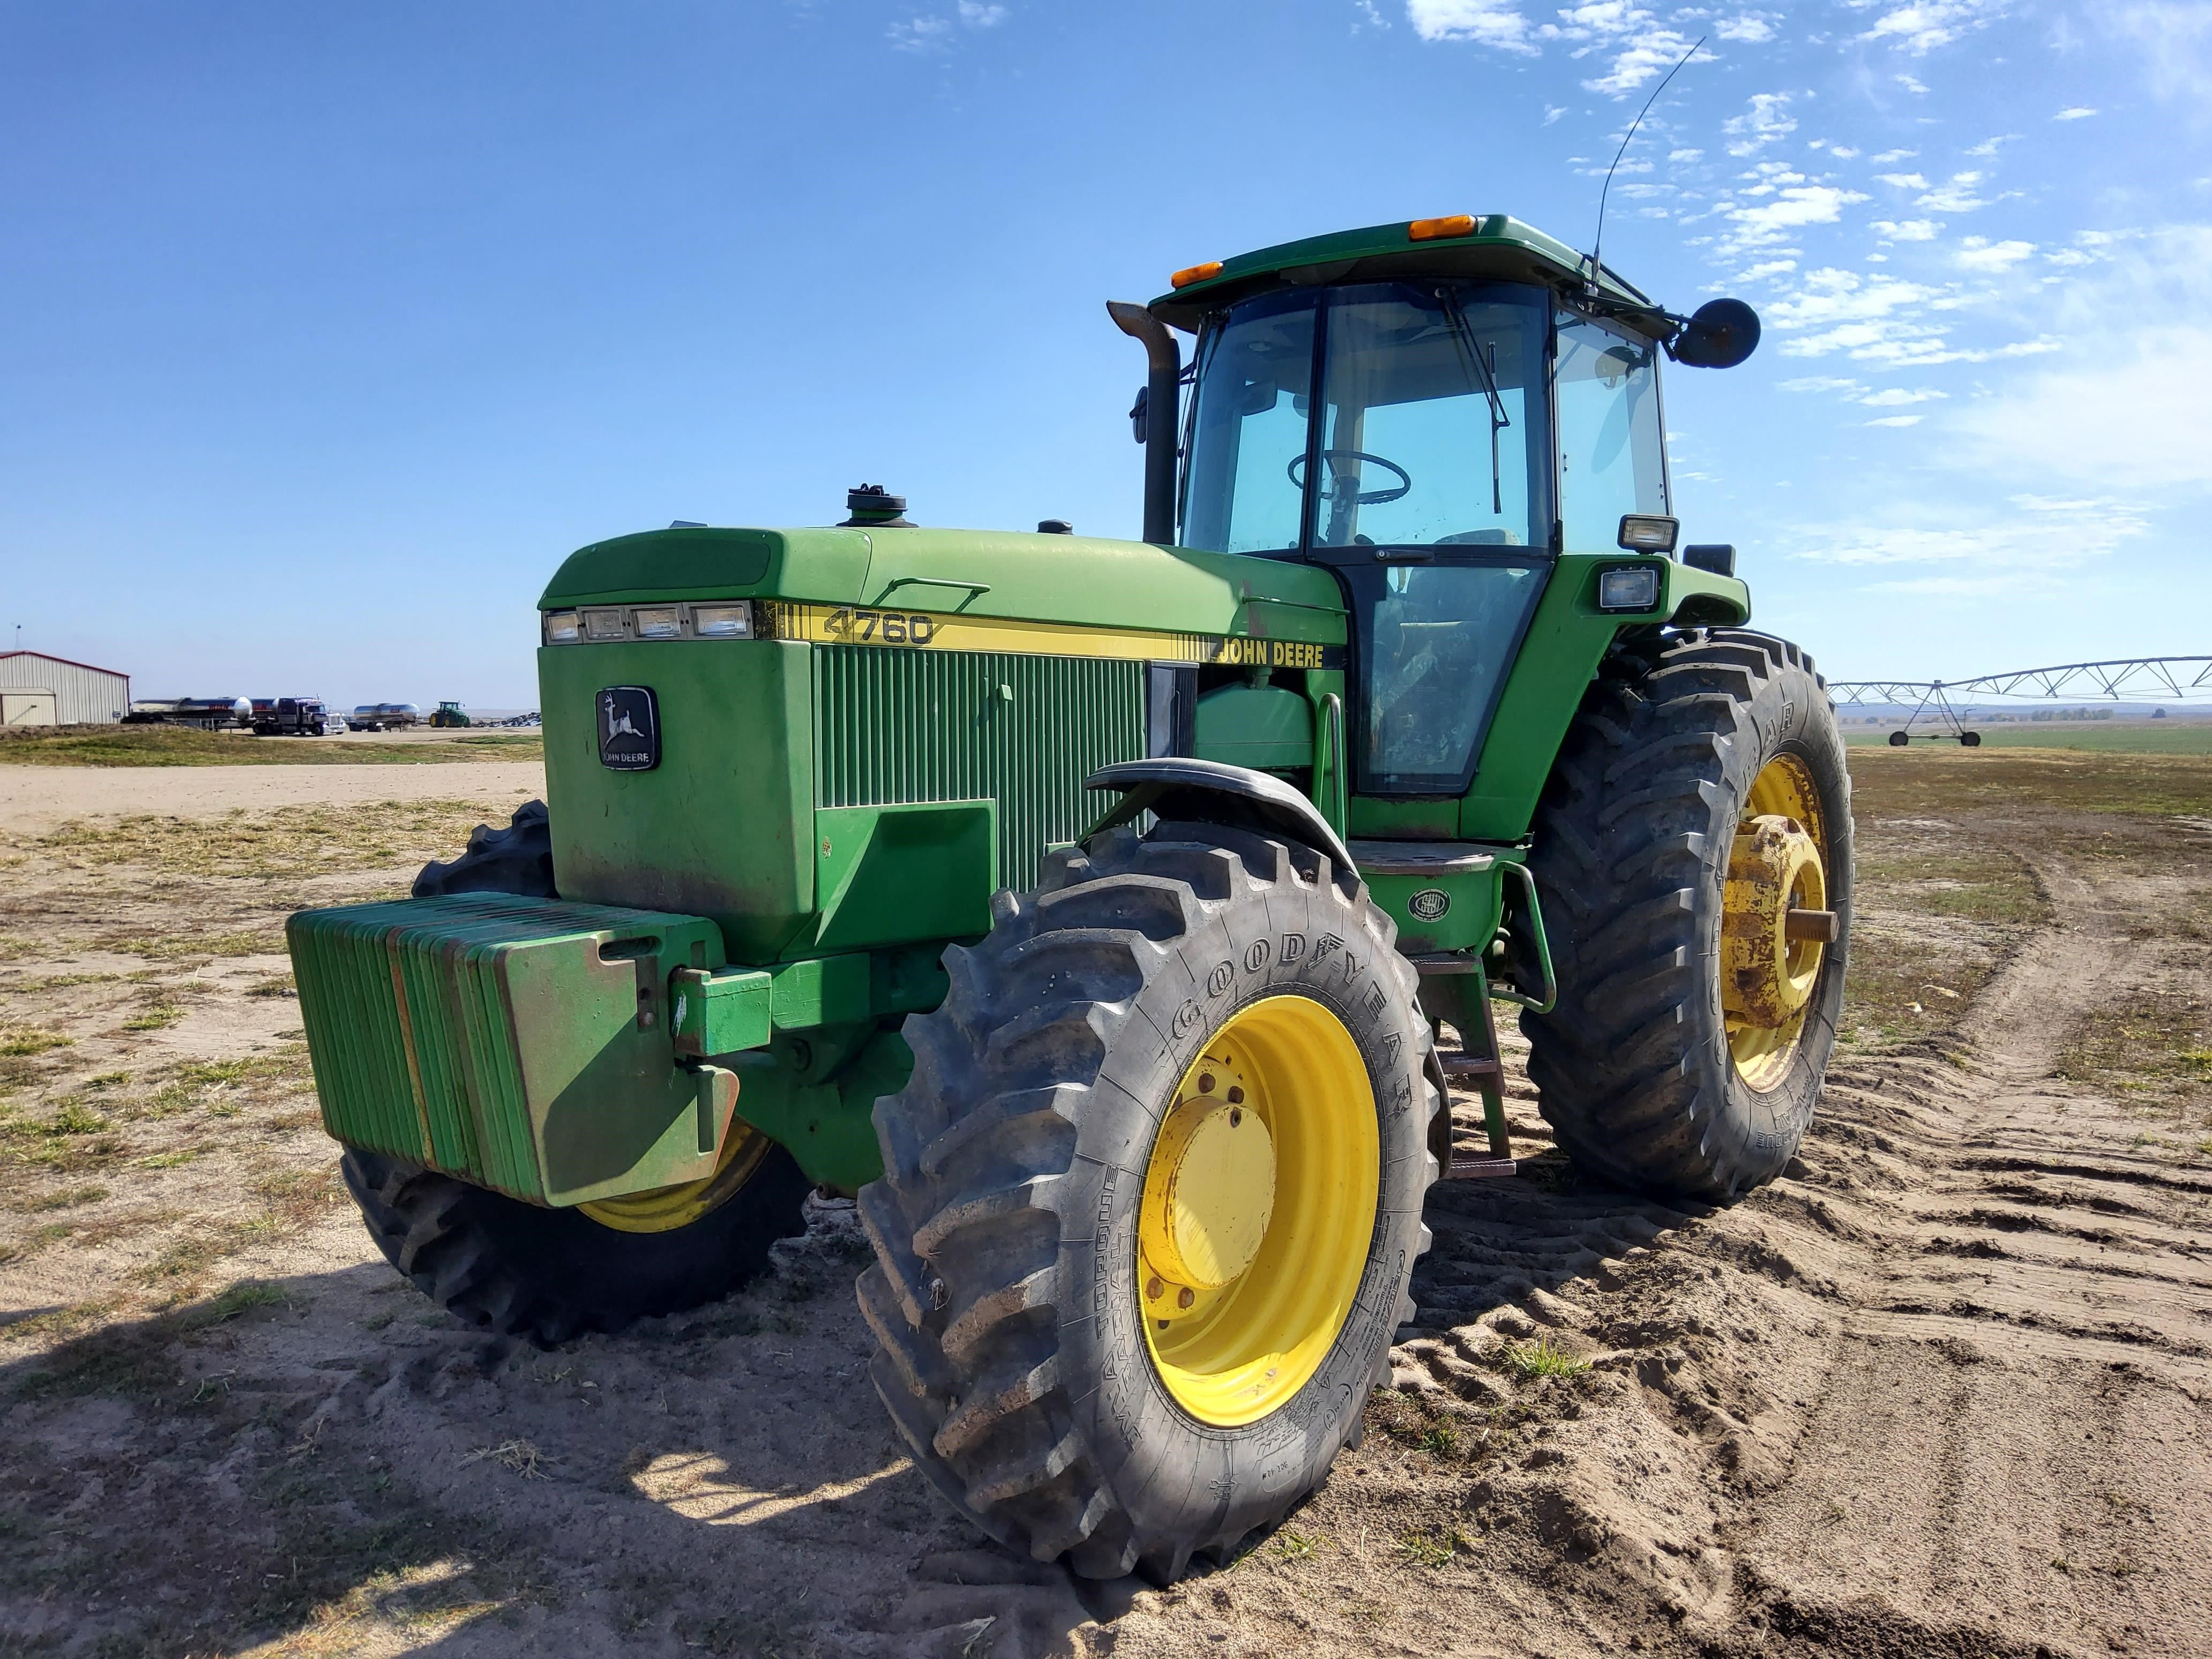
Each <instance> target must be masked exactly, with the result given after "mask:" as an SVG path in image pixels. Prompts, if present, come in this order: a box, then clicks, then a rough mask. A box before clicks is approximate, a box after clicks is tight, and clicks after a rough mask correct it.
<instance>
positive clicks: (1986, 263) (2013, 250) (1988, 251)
mask: <svg viewBox="0 0 2212 1659" xmlns="http://www.w3.org/2000/svg"><path fill="white" fill-rule="evenodd" d="M2034 252H2035V244H2034V243H2033V242H1992V241H1990V240H1989V239H1988V238H1986V237H1983V236H1969V237H1967V238H1966V240H1964V241H1962V242H1960V244H1959V252H1958V255H1957V258H1958V261H1959V263H1960V264H1961V265H1963V266H1965V267H1966V269H1967V270H1990V271H1996V270H2011V269H2012V268H2013V267H2014V266H2015V265H2016V264H2020V263H2021V261H2022V260H2023V259H2027V258H2030V257H2032V256H2033V254H2034Z"/></svg>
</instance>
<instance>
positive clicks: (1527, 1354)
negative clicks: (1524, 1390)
mask: <svg viewBox="0 0 2212 1659" xmlns="http://www.w3.org/2000/svg"><path fill="white" fill-rule="evenodd" d="M1505 1363H1506V1364H1508V1365H1510V1367H1512V1369H1513V1370H1515V1371H1516V1372H1517V1373H1518V1374H1519V1375H1520V1376H1522V1377H1523V1378H1526V1379H1528V1380H1530V1381H1534V1379H1535V1378H1537V1377H1540V1376H1580V1375H1582V1373H1583V1372H1584V1371H1586V1370H1589V1360H1587V1359H1584V1358H1582V1357H1581V1356H1579V1355H1577V1354H1571V1353H1569V1352H1567V1351H1566V1350H1565V1348H1562V1347H1559V1346H1556V1345H1555V1344H1554V1343H1553V1340H1552V1339H1551V1338H1550V1337H1549V1336H1540V1337H1538V1338H1537V1339H1536V1340H1534V1342H1516V1343H1512V1344H1510V1345H1508V1346H1507V1347H1506V1350H1505Z"/></svg>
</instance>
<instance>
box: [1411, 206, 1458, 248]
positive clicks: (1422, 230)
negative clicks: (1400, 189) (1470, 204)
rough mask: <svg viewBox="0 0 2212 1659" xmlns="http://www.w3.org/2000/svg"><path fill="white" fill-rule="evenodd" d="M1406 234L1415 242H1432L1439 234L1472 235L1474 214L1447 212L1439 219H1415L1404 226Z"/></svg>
mask: <svg viewBox="0 0 2212 1659" xmlns="http://www.w3.org/2000/svg"><path fill="white" fill-rule="evenodd" d="M1406 234H1407V235H1408V236H1410V237H1412V238H1413V240H1415V241H1417V242H1433V241H1435V240H1437V238H1438V237H1440V236H1472V235H1474V215H1473V214H1471V213H1447V214H1446V215H1444V216H1443V218H1441V219H1416V220H1414V221H1413V223H1412V224H1410V225H1407V227H1406Z"/></svg>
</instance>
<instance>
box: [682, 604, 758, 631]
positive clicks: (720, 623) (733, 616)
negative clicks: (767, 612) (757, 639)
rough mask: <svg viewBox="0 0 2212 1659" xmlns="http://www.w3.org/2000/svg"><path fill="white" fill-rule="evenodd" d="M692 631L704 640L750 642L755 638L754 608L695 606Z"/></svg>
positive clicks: (692, 610)
mask: <svg viewBox="0 0 2212 1659" xmlns="http://www.w3.org/2000/svg"><path fill="white" fill-rule="evenodd" d="M691 631H692V633H694V634H695V635H697V636H698V637H699V638H701V639H702V640H749V639H750V638H752V636H753V608H752V606H750V605H693V606H692V607H691Z"/></svg>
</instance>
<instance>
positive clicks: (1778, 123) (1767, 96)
mask: <svg viewBox="0 0 2212 1659" xmlns="http://www.w3.org/2000/svg"><path fill="white" fill-rule="evenodd" d="M1721 131H1723V132H1725V133H1727V134H1728V136H1729V147H1728V152H1729V155H1758V154H1759V151H1760V150H1762V149H1765V147H1766V146H1767V145H1769V144H1773V143H1780V142H1781V141H1782V140H1783V139H1784V138H1787V137H1789V136H1790V134H1791V133H1793V132H1795V131H1797V123H1796V121H1795V120H1794V119H1792V118H1791V117H1790V94H1788V93H1786V92H1758V93H1753V94H1752V98H1751V107H1750V108H1748V109H1747V110H1746V111H1745V112H1743V113H1742V114H1741V115H1732V116H1730V117H1729V118H1728V119H1727V120H1725V121H1723V123H1721Z"/></svg>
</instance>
